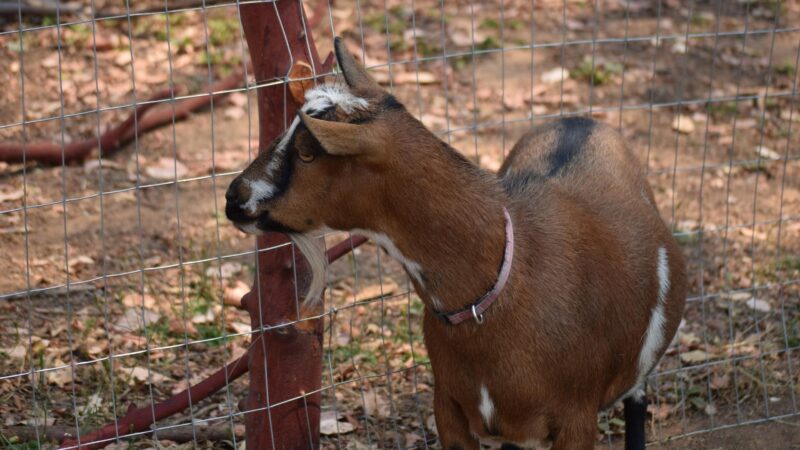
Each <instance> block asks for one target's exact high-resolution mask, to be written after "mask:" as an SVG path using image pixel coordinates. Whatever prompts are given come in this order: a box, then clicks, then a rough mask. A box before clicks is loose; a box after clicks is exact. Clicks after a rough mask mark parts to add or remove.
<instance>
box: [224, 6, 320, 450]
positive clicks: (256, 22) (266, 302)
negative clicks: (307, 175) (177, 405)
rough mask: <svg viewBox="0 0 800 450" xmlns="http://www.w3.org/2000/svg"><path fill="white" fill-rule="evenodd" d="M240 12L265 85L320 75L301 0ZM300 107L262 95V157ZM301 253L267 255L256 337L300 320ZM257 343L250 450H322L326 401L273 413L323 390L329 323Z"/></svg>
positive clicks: (280, 95) (269, 240)
mask: <svg viewBox="0 0 800 450" xmlns="http://www.w3.org/2000/svg"><path fill="white" fill-rule="evenodd" d="M240 12H241V18H242V25H243V27H244V34H245V38H246V39H247V44H248V47H249V49H250V58H251V61H252V63H253V71H254V73H255V78H256V82H257V83H264V82H268V81H272V80H275V79H279V78H282V77H284V76H286V75H287V73H288V71H289V69H290V67H291V65H292V63H296V62H298V61H304V62H306V63H309V64H311V65H312V67H316V68H318V70H319V68H320V67H321V65H320V59H319V56H318V55H317V50H316V47H315V45H314V41H313V38H312V36H311V33H310V30H309V31H308V33H306V31H305V29H304V27H303V21H304V15H303V7H302V3H301V2H300V1H299V0H278V1H275V2H274V3H254V4H246V5H242V6H241V7H240ZM309 49H310V52H311V54H308V53H309ZM297 107H298V105H297V104H295V103H294V101H293V100H292V97H291V95H290V94H289V90H288V89H287V88H286V86H284V85H277V86H269V87H264V88H260V89H258V113H259V149H260V151H264V150H265V149H266V148H267V145H269V143H270V142H271V141H272V140H274V139H275V138H276V137H277V136H278V135H280V133H281V132H283V130H284V129H285V126H286V125H287V121H289V122H291V120H292V119H293V117H294V114H295V111H296V109H297ZM286 242H287V237H286V236H285V235H282V234H276V233H271V234H268V235H266V236H262V237H260V238H259V239H258V248H259V249H266V248H272V247H275V246H278V245H281V244H284V243H286ZM294 253H295V252H293V250H292V247H291V246H288V245H286V246H282V247H280V248H277V249H273V250H269V251H262V252H259V255H258V274H257V278H256V282H255V285H254V286H253V288H252V289H253V290H252V291H251V292H250V293H249V294H248V295H246V296H245V298H244V299H243V306H244V308H245V309H246V310H247V311H248V313H249V314H250V317H251V322H252V326H253V329H254V330H256V329H259V328H261V327H273V326H275V325H280V324H282V323H288V322H292V321H295V320H297V319H298V317H297V303H296V301H295V293H296V292H297V291H296V290H295V277H297V279H298V280H303V279H305V277H306V274H307V271H308V268H307V266H306V263H305V261H304V260H303V259H302V257H301V256H300V255H299V254H294ZM300 289H301V291H300V292H302V286H300ZM253 339H254V345H253V347H252V348H251V351H250V352H249V361H248V363H249V369H250V391H249V394H248V396H247V397H246V398H245V399H244V400H242V401H241V402H240V404H239V406H240V409H241V410H242V411H245V412H246V415H245V428H246V431H245V433H246V438H247V449H248V450H262V449H292V448H296V449H300V448H302V449H308V448H317V447H318V446H319V414H320V399H321V394H319V393H316V394H310V395H307V396H306V397H304V398H301V399H298V400H294V401H290V402H287V403H284V404H281V405H279V406H276V407H271V405H274V404H276V403H281V402H284V401H286V400H288V399H291V398H295V397H297V396H299V395H302V394H303V393H304V392H314V391H317V390H318V389H319V387H320V383H321V377H322V322H321V321H317V323H313V324H309V323H303V324H302V325H300V324H297V325H287V326H285V327H280V328H278V329H274V330H272V331H267V332H263V333H257V334H254V335H253ZM247 411H253V412H247Z"/></svg>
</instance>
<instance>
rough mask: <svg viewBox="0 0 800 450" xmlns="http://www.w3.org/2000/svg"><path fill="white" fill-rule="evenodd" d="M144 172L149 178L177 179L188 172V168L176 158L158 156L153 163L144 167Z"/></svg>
mask: <svg viewBox="0 0 800 450" xmlns="http://www.w3.org/2000/svg"><path fill="white" fill-rule="evenodd" d="M144 173H146V174H147V176H149V177H150V178H155V179H157V180H175V179H178V180H179V179H181V178H183V177H185V176H186V174H187V173H189V169H187V168H186V166H185V165H184V164H183V163H182V162H180V161H178V160H176V159H173V158H158V161H156V162H155V164H153V165H150V166H148V167H146V168H145V169H144Z"/></svg>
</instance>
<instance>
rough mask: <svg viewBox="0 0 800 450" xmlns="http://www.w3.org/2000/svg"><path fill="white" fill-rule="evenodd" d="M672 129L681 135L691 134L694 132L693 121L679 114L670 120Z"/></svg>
mask: <svg viewBox="0 0 800 450" xmlns="http://www.w3.org/2000/svg"><path fill="white" fill-rule="evenodd" d="M672 129H673V130H675V131H677V132H678V133H682V134H691V133H692V132H693V131H694V121H693V120H692V118H691V117H689V116H684V115H683V114H679V115H677V116H676V117H675V119H673V120H672Z"/></svg>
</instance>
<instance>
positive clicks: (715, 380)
mask: <svg viewBox="0 0 800 450" xmlns="http://www.w3.org/2000/svg"><path fill="white" fill-rule="evenodd" d="M729 381H730V377H729V376H728V374H723V375H714V376H713V377H711V383H710V385H711V389H715V390H716V389H723V388H726V387H728V382H729Z"/></svg>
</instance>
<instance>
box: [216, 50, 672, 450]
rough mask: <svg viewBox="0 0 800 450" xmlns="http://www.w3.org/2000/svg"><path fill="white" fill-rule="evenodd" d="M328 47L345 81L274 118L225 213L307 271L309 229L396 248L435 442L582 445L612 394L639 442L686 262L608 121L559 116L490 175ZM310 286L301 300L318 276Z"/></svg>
mask: <svg viewBox="0 0 800 450" xmlns="http://www.w3.org/2000/svg"><path fill="white" fill-rule="evenodd" d="M335 50H336V56H337V59H338V63H339V66H340V68H341V71H342V74H343V76H344V80H345V83H346V87H345V86H338V85H323V86H320V87H317V88H313V89H310V90H308V91H307V92H306V103H305V104H304V105H303V106H302V107H301V108H300V111H299V112H298V115H297V117H296V118H294V121H293V122H292V123H291V126H290V127H289V128H288V130H287V131H286V133H285V134H284V135H283V136H282V137H280V138H279V139H277V140H276V141H275V142H273V143H272V145H271V147H270V148H268V149H267V150H266V151H264V152H263V153H262V154H261V155H259V156H258V157H257V158H256V159H255V160H254V161H253V162H252V164H251V165H250V166H249V167H247V168H246V169H245V170H244V171H243V172H242V174H241V175H239V176H238V177H237V178H236V179H234V180H233V181H232V182H231V185H230V187H229V189H228V191H227V193H226V200H227V204H226V209H225V211H226V214H227V216H228V218H229V219H230V220H231V221H232V222H233V223H234V224H235V226H236V227H238V228H239V229H241V230H244V231H246V232H250V233H264V232H271V231H279V232H285V233H287V234H289V235H290V236H291V237H292V239H294V241H295V242H296V243H297V244H298V245H299V247H300V249H301V251H303V252H304V254H305V255H306V257H307V258H308V259H309V260H310V261H311V266H312V267H313V269H314V272H315V278H316V279H322V275H323V272H324V270H325V267H324V259H323V256H321V254H320V253H319V250H318V248H317V247H316V246H315V245H314V244H313V240H312V239H311V238H309V236H311V235H313V233H315V232H316V233H318V232H319V230H322V229H334V230H343V231H352V232H355V233H359V234H363V235H366V236H368V237H371V238H372V239H373V240H374V241H375V242H376V243H377V244H378V245H380V246H381V247H382V248H383V249H384V250H386V251H387V252H388V253H389V255H390V256H392V257H393V258H395V259H397V260H399V261H400V262H401V263H402V265H403V267H404V268H405V270H406V272H407V273H408V274H409V276H410V278H411V280H412V283H413V284H414V288H415V289H416V291H417V292H418V293H419V296H420V297H421V299H422V300H423V302H424V303H425V306H426V312H425V316H424V322H423V325H424V337H425V343H426V346H427V349H428V353H429V356H430V360H431V364H432V368H433V373H434V378H435V382H436V386H435V391H434V411H435V417H436V426H437V429H438V435H439V438H440V440H441V442H442V445H443V448H444V449H447V450H475V449H478V448H480V443H481V442H483V443H484V444H487V443H488V444H492V443H495V444H500V445H503V448H507V449H510V448H517V447H528V446H535V445H541V444H545V443H550V444H551V445H552V448H553V449H555V450H562V449H591V448H593V443H594V440H595V436H596V431H597V412H598V411H599V410H601V409H603V408H606V407H608V406H610V405H612V404H614V403H615V402H616V401H617V400H619V399H626V400H625V404H626V417H627V418H628V419H631V420H632V419H636V420H637V421H638V423H637V424H636V425H635V427H637V428H640V431H639V434H638V435H632V437H630V441H629V442H628V444H629V445H635V446H642V447H643V445H644V434H643V433H644V422H643V420H644V419H643V417H644V400H643V395H644V391H643V386H644V381H645V378H646V376H647V375H648V374H649V372H650V371H651V370H652V369H653V367H654V366H655V365H656V363H657V361H658V360H659V358H660V357H661V355H662V354H663V352H664V351H665V349H666V347H667V345H668V344H669V342H670V340H671V338H672V336H673V335H674V334H675V331H676V329H677V326H678V324H679V322H680V319H681V315H682V310H683V305H684V298H685V295H686V275H685V268H684V261H683V256H682V254H681V250H680V249H679V247H678V246H677V244H676V242H675V240H674V239H673V237H672V234H671V233H670V231H669V230H668V229H667V227H666V226H665V224H664V223H663V221H662V220H661V218H660V216H659V214H658V211H657V209H656V207H655V198H654V197H653V194H652V191H651V190H650V187H649V185H648V183H647V181H646V178H645V174H644V171H643V169H642V168H641V166H640V165H639V164H638V163H637V161H636V158H635V156H634V155H633V153H632V152H631V151H630V150H629V149H628V148H627V147H626V146H625V144H624V142H623V141H622V139H621V137H620V136H619V134H618V133H617V132H615V131H614V130H612V129H611V128H610V127H608V126H605V125H602V124H600V123H597V122H595V121H593V120H589V119H585V118H567V119H562V120H558V121H555V122H553V123H550V124H546V125H542V126H539V127H537V128H534V129H532V130H531V131H529V132H528V133H527V134H525V135H524V136H523V137H522V138H521V140H520V141H519V142H518V143H517V144H516V145H515V146H514V148H513V149H512V151H511V153H510V154H509V155H508V157H507V159H506V160H505V163H504V164H503V166H502V167H501V168H500V170H499V173H498V174H493V173H489V172H487V171H484V170H482V169H480V168H479V167H477V166H476V165H474V164H472V163H471V162H469V161H468V160H467V159H465V158H464V157H463V156H462V155H461V154H460V153H458V152H457V151H456V150H454V149H453V148H452V147H450V146H449V145H448V144H446V143H445V142H442V141H441V140H440V139H439V138H437V137H436V136H435V135H434V134H433V133H431V132H430V131H428V130H427V129H426V128H425V127H424V126H423V125H422V124H421V123H420V122H419V121H418V120H416V119H415V118H414V117H413V116H412V115H411V114H409V113H408V112H407V111H406V109H405V108H404V106H403V105H402V104H401V103H400V102H398V101H397V99H395V98H394V97H393V96H392V95H390V94H388V93H387V92H385V91H384V90H383V89H382V88H381V87H380V86H379V85H378V84H377V83H376V82H375V81H374V80H373V79H372V78H371V77H370V76H369V74H368V73H367V72H366V70H365V69H364V68H363V67H361V66H360V65H359V64H358V63H357V62H356V61H355V60H354V59H353V57H352V56H351V55H350V54H349V53H348V52H347V51H346V50H345V48H344V45H343V43H342V41H341V40H340V39H339V38H337V39H336V40H335ZM311 284H312V287H311V289H310V291H309V293H308V294H307V297H306V299H307V301H310V300H317V299H318V297H319V295H320V293H321V291H322V289H321V286H322V283H321V282H319V281H315V282H312V283H311ZM476 299H477V300H476ZM629 407H630V408H629ZM629 409H630V411H629ZM628 425H629V427H631V426H632V425H631V424H630V423H629V424H628ZM626 441H628V437H626Z"/></svg>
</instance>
